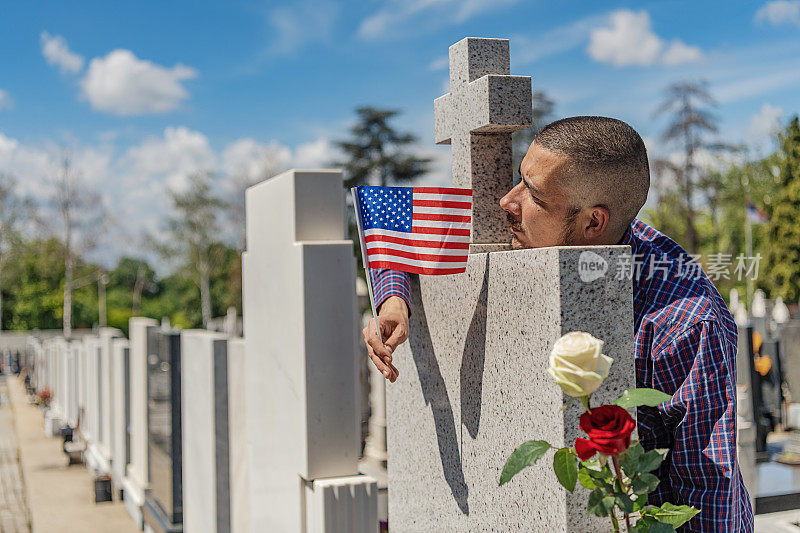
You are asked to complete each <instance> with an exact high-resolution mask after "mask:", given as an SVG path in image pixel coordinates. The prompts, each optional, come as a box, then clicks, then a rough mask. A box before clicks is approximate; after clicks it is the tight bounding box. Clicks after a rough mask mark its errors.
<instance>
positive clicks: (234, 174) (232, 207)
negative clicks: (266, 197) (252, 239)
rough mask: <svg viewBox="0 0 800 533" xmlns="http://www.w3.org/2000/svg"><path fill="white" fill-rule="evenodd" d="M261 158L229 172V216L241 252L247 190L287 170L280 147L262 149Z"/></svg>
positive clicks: (243, 242)
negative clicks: (254, 162)
mask: <svg viewBox="0 0 800 533" xmlns="http://www.w3.org/2000/svg"><path fill="white" fill-rule="evenodd" d="M261 152H262V153H261V158H260V161H258V162H257V163H256V164H249V165H240V166H238V167H237V168H234V169H232V171H231V172H230V174H229V178H228V179H229V185H230V190H231V197H230V200H229V202H228V208H229V209H228V216H229V218H230V221H231V224H232V225H233V227H234V228H235V232H236V235H235V238H236V246H237V247H238V249H239V252H240V253H241V252H243V251H244V249H245V245H246V242H245V225H246V223H247V219H246V213H245V192H246V191H247V189H248V188H249V187H251V186H253V185H255V184H256V183H260V182H262V181H264V180H268V179H270V178H273V177H275V176H277V175H278V174H280V173H281V172H283V171H284V170H286V168H287V167H286V163H285V160H286V157H285V156H284V157H282V154H281V153H280V148H278V147H276V146H268V147H266V148H264V149H263V150H261Z"/></svg>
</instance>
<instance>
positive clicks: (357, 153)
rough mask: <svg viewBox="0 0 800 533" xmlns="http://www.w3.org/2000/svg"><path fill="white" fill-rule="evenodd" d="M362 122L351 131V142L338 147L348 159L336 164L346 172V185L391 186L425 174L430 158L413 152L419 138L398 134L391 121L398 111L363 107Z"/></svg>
mask: <svg viewBox="0 0 800 533" xmlns="http://www.w3.org/2000/svg"><path fill="white" fill-rule="evenodd" d="M356 114H357V115H358V121H357V122H356V124H355V126H353V128H352V129H351V130H350V134H351V136H352V137H351V139H349V140H347V141H340V142H337V143H336V145H337V146H338V147H339V148H340V149H341V150H342V151H343V152H344V153H345V155H346V156H348V160H347V161H345V162H341V163H334V165H336V166H341V167H343V168H344V171H345V186H346V187H348V188H349V187H353V186H356V185H380V186H382V187H385V186H387V185H393V184H399V183H403V182H408V181H411V180H413V179H414V178H416V177H418V176H420V175H421V174H424V173H425V172H426V170H427V165H428V163H429V162H430V160H429V159H425V158H421V157H417V156H416V155H414V154H413V153H410V151H409V147H410V146H411V145H413V144H414V143H415V142H416V141H417V139H416V137H414V136H413V135H412V134H410V133H400V132H398V131H396V130H395V129H394V128H393V127H392V126H391V125H390V124H389V121H390V120H391V119H392V118H394V117H395V116H397V114H398V111H393V110H387V109H375V108H373V107H360V108H358V109H356Z"/></svg>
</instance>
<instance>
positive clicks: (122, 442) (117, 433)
mask: <svg viewBox="0 0 800 533" xmlns="http://www.w3.org/2000/svg"><path fill="white" fill-rule="evenodd" d="M129 357H130V343H129V342H128V339H124V338H115V339H113V341H112V343H111V360H112V364H111V374H112V375H111V386H112V396H113V401H112V409H113V420H112V428H111V477H112V479H113V481H114V485H115V486H117V487H120V486H121V485H122V479H123V478H124V477H125V471H126V469H127V466H128V462H129V460H130V458H129V457H128V445H129V443H128V442H127V440H128V439H127V436H128V426H129V424H130V418H129V417H128V410H127V409H126V390H127V391H128V392H129V389H128V386H129V384H128V382H127V379H126V377H127V374H128V365H127V362H128V358H129Z"/></svg>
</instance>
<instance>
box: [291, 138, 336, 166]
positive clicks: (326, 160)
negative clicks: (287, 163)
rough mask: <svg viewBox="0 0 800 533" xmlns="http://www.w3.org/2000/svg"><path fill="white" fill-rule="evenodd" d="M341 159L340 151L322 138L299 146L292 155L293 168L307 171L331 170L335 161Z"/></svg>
mask: <svg viewBox="0 0 800 533" xmlns="http://www.w3.org/2000/svg"><path fill="white" fill-rule="evenodd" d="M342 158H343V156H342V153H341V151H340V150H339V149H338V148H337V147H336V146H335V145H334V144H332V143H331V142H330V141H329V140H328V139H324V138H323V139H317V140H316V141H312V142H308V143H305V144H301V145H299V146H298V147H297V148H296V149H295V153H294V166H295V167H297V168H307V169H317V168H331V167H333V166H334V165H333V163H334V162H335V161H338V160H341V159H342Z"/></svg>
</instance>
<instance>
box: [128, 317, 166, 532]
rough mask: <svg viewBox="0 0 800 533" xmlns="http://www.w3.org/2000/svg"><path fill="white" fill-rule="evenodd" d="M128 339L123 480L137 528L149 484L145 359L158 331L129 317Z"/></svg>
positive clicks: (149, 323) (145, 321) (148, 321)
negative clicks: (127, 429) (126, 452)
mask: <svg viewBox="0 0 800 533" xmlns="http://www.w3.org/2000/svg"><path fill="white" fill-rule="evenodd" d="M129 324H130V325H129V329H128V331H129V336H130V401H131V405H130V417H131V420H130V427H131V435H130V441H131V444H130V448H131V455H130V464H129V465H128V467H127V469H126V475H125V479H124V480H123V489H124V501H125V507H126V508H127V509H128V512H129V513H130V515H131V517H132V518H133V519H134V521H135V522H136V523H137V524H142V522H143V519H142V506H143V505H144V490H145V488H146V487H147V484H148V482H149V474H148V468H149V466H148V451H147V356H148V354H150V353H153V351H154V350H155V347H154V346H148V341H147V339H148V335H147V332H148V330H149V329H154V328H157V327H158V322H157V321H156V320H154V319H152V318H144V317H133V318H131V319H130V322H129Z"/></svg>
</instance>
